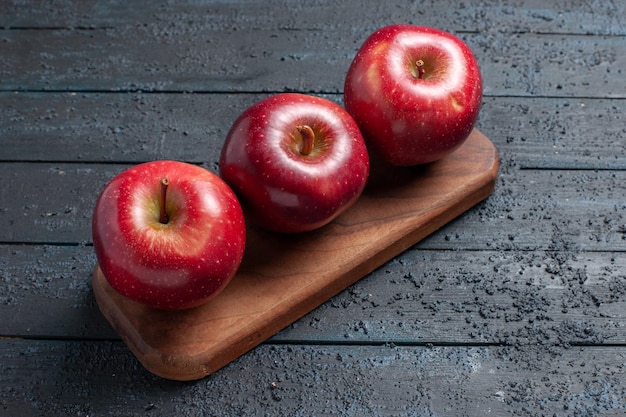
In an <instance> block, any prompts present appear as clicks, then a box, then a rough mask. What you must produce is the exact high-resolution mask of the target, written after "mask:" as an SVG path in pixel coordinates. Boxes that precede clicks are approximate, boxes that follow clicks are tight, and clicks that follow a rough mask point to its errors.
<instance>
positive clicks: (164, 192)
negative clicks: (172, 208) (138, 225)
mask: <svg viewBox="0 0 626 417" xmlns="http://www.w3.org/2000/svg"><path fill="white" fill-rule="evenodd" d="M169 184H170V182H169V180H168V179H167V178H161V212H160V214H159V222H160V223H162V224H167V222H169V220H170V216H169V215H168V214H167V186H168V185H169Z"/></svg>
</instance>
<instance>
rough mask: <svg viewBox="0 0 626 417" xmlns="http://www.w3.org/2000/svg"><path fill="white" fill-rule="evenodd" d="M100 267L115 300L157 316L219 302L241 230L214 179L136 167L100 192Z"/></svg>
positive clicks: (163, 167) (164, 165) (232, 202)
mask: <svg viewBox="0 0 626 417" xmlns="http://www.w3.org/2000/svg"><path fill="white" fill-rule="evenodd" d="M92 232H93V244H94V248H95V252H96V257H97V260H98V265H99V267H100V269H101V270H102V273H103V275H104V276H105V278H106V279H107V281H108V282H109V283H110V284H111V286H112V287H113V288H114V289H115V290H117V291H118V292H119V293H120V294H122V295H124V296H126V297H128V298H130V299H132V300H135V301H137V302H140V303H142V304H145V305H148V306H150V307H153V308H157V309H164V310H177V309H186V308H191V307H195V306H198V305H200V304H203V303H205V302H206V301H208V300H209V299H210V298H212V297H214V296H215V295H217V294H218V293H219V292H220V291H221V290H222V289H223V288H224V287H225V286H226V285H227V284H228V283H229V282H230V280H231V278H232V277H233V276H234V274H235V272H236V271H237V269H238V267H239V265H240V263H241V260H242V258H243V253H244V246H245V239H246V229H245V224H244V217H243V211H242V209H241V206H240V204H239V201H238V200H237V198H236V196H235V194H234V193H233V191H232V190H231V189H230V187H228V185H227V184H226V183H224V181H223V180H222V179H221V178H220V177H219V176H217V175H216V174H214V173H212V172H210V171H208V170H206V169H204V168H202V167H199V166H196V165H192V164H187V163H183V162H177V161H154V162H147V163H144V164H139V165H136V166H134V167H132V168H130V169H127V170H126V171H123V172H122V173H120V174H118V175H117V176H116V177H115V178H113V179H112V180H111V181H110V182H109V183H108V184H107V185H106V187H105V188H104V189H103V190H102V193H101V194H100V196H99V198H98V200H97V202H96V206H95V209H94V213H93V223H92Z"/></svg>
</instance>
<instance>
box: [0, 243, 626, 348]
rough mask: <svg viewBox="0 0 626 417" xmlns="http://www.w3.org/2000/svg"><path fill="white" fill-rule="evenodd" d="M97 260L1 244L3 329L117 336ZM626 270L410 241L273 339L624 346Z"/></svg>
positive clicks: (619, 262)
mask: <svg viewBox="0 0 626 417" xmlns="http://www.w3.org/2000/svg"><path fill="white" fill-rule="evenodd" d="M94 264H95V256H94V255H93V248H92V247H90V246H40V245H28V246H19V245H0V317H3V318H4V319H3V320H0V335H3V336H11V337H21V338H37V339H45V338H53V339H57V338H63V339H100V340H102V339H119V336H118V335H117V334H116V333H115V332H114V331H113V330H112V329H111V327H110V325H109V324H108V322H106V320H105V319H104V318H103V317H102V315H101V313H100V312H99V310H98V308H97V306H96V305H95V300H94V298H93V293H92V289H91V285H90V282H91V274H92V272H93V265H94ZM624 271H626V257H624V256H622V253H620V252H576V251H547V252H546V251H531V252H521V251H462V250H443V251H432V250H420V249H417V248H412V249H410V250H407V251H405V252H404V253H403V254H402V255H400V256H399V257H397V258H396V259H394V260H392V261H390V262H388V263H386V264H385V265H383V266H381V267H380V268H378V269H377V270H375V271H373V272H372V273H371V274H369V275H368V276H366V277H364V278H363V279H361V280H360V281H359V282H358V283H356V284H354V285H352V286H350V287H349V288H348V289H346V290H345V291H342V292H340V293H339V294H338V295H336V296H335V297H332V298H331V299H330V300H329V301H328V302H326V303H324V304H323V305H321V306H320V307H318V308H317V309H315V310H313V311H312V312H311V313H309V314H307V315H305V316H304V317H303V318H302V319H301V320H298V321H296V322H295V323H294V324H293V325H290V326H288V327H287V328H286V329H284V330H283V331H281V332H280V333H278V334H277V335H276V336H274V337H273V338H272V339H271V340H273V341H274V342H280V343H287V342H290V343H301V342H303V341H305V342H306V343H322V344H328V343H340V344H341V343H352V344H356V343H361V344H370V343H384V342H392V343H396V344H427V343H435V344H437V343H446V344H455V343H463V344H473V343H489V344H499V343H504V344H509V345H512V346H513V345H520V344H529V345H543V344H546V343H548V344H561V345H564V346H567V345H569V344H572V343H585V344H603V343H607V344H626V317H625V313H624V312H626V288H625V282H626V276H625V275H624V274H625V273H624ZM42 311H45V312H46V314H45V315H42V314H41V312H42Z"/></svg>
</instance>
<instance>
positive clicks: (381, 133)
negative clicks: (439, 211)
mask: <svg viewBox="0 0 626 417" xmlns="http://www.w3.org/2000/svg"><path fill="white" fill-rule="evenodd" d="M420 60H421V61H422V62H423V66H421V68H422V69H423V73H422V75H421V76H420V67H419V66H418V64H417V63H418V62H419V61H420ZM344 101H345V104H344V105H345V107H346V110H347V111H348V112H349V113H350V114H351V115H352V117H354V119H355V120H356V122H357V124H358V125H359V127H360V128H361V131H362V132H363V137H364V138H365V141H366V143H367V145H368V147H369V149H370V152H372V153H376V154H377V155H379V156H380V157H381V159H383V160H385V161H387V162H388V163H391V164H393V165H398V166H412V165H420V164H425V163H428V162H433V161H436V160H438V159H441V158H443V157H445V156H446V155H448V154H450V153H451V152H453V151H454V150H455V149H457V148H458V147H459V146H461V144H462V143H463V142H464V141H465V139H467V137H468V136H469V134H470V133H471V131H472V129H473V127H474V125H475V123H476V120H477V118H478V113H479V110H480V105H481V101H482V77H481V73H480V68H479V65H478V62H477V61H476V58H475V57H474V55H473V53H472V51H471V50H470V48H469V47H468V46H467V45H466V44H465V43H464V42H463V41H462V40H461V39H459V38H457V37H456V36H454V35H452V34H450V33H448V32H445V31H442V30H439V29H435V28H429V27H424V26H414V25H404V24H398V25H391V26H386V27H383V28H381V29H379V30H377V31H376V32H374V33H372V34H371V35H370V36H369V37H368V38H367V39H366V40H365V42H364V43H363V45H362V46H361V48H360V49H359V51H358V52H357V54H356V56H355V58H354V59H353V61H352V63H351V65H350V67H349V69H348V72H347V74H346V79H345V85H344Z"/></svg>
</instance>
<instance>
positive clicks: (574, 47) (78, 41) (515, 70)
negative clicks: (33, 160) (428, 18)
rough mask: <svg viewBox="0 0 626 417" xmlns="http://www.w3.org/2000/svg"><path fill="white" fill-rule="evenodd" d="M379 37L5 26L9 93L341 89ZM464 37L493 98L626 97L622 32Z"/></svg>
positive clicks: (349, 31)
mask: <svg viewBox="0 0 626 417" xmlns="http://www.w3.org/2000/svg"><path fill="white" fill-rule="evenodd" d="M370 33H371V32H370V31H367V30H362V29H361V28H360V27H359V26H348V25H347V26H338V27H337V28H334V29H332V30H328V31H318V30H312V31H301V30H297V31H294V30H287V29H247V28H238V29H237V30H212V29H210V28H208V29H203V30H199V31H197V32H192V33H189V32H187V31H186V27H182V28H181V29H180V31H177V32H172V31H171V30H170V29H168V28H163V27H162V26H161V25H146V26H143V25H139V26H137V25H132V26H124V27H119V28H112V29H106V30H88V31H84V30H82V31H81V30H78V31H77V30H70V31H68V30H46V31H14V30H4V31H2V33H0V36H2V37H3V38H4V39H6V41H5V42H2V43H0V56H3V60H2V61H0V73H2V74H3V77H2V79H1V81H0V90H4V91H14V90H28V91H39V90H61V91H94V90H95V91H101V90H105V91H133V90H145V91H176V92H182V91H196V92H223V93H228V92H235V91H236V92H266V91H267V92H269V91H272V92H278V91H285V90H294V91H300V92H320V93H340V92H342V90H343V83H344V78H345V74H346V72H347V69H348V66H349V65H350V62H351V60H352V58H353V57H354V54H355V53H356V51H357V49H358V47H359V46H360V45H361V43H362V42H363V41H364V40H365V38H366V37H367V36H368V35H369V34H370ZM459 35H460V36H461V37H462V38H463V39H464V40H465V41H466V42H467V43H468V45H469V46H470V48H472V50H473V51H474V52H475V54H476V57H477V59H478V62H479V64H480V65H481V70H482V73H483V78H484V81H485V82H484V84H485V85H484V93H485V95H487V96H510V95H515V96H551V97H553V96H554V97H571V96H578V97H598V98H624V97H626V89H625V87H624V83H623V77H622V75H621V68H624V67H626V44H625V43H624V42H623V37H621V36H613V37H611V36H607V37H591V36H578V35H577V36H569V35H554V34H540V35H538V34H513V35H512V34H511V33H506V32H504V33H503V32H497V31H496V32H485V33H466V34H459ZM50 51H56V52H50ZM276 71H280V76H277V75H276V74H277V73H276ZM319 74H324V76H319ZM589 80H594V82H593V84H594V87H593V88H589V83H590V81H589Z"/></svg>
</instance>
